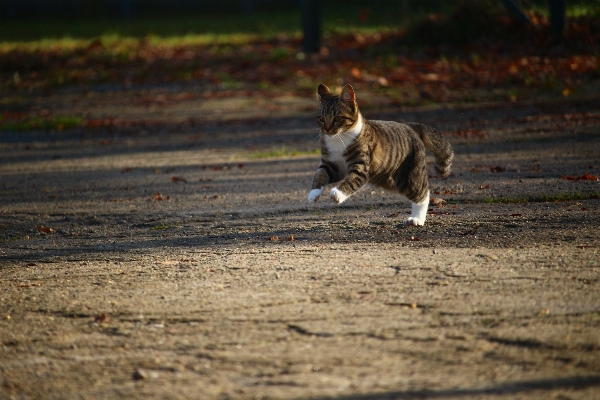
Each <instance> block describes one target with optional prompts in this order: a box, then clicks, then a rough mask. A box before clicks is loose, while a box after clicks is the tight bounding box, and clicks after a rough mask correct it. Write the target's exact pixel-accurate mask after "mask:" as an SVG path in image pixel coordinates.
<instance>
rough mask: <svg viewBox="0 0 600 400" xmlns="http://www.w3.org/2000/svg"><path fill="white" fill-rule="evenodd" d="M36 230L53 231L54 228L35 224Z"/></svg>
mask: <svg viewBox="0 0 600 400" xmlns="http://www.w3.org/2000/svg"><path fill="white" fill-rule="evenodd" d="M36 228H37V230H38V231H40V232H42V233H54V229H52V228H48V227H47V226H44V225H38V226H36Z"/></svg>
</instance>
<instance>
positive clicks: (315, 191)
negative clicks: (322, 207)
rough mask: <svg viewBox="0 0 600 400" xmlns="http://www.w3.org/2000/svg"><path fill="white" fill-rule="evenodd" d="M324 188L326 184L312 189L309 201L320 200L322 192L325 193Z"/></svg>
mask: <svg viewBox="0 0 600 400" xmlns="http://www.w3.org/2000/svg"><path fill="white" fill-rule="evenodd" d="M323 189H325V186H322V187H320V188H317V189H312V190H311V191H310V193H308V202H309V203H316V202H317V200H319V197H321V194H322V193H323Z"/></svg>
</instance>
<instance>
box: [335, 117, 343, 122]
mask: <svg viewBox="0 0 600 400" xmlns="http://www.w3.org/2000/svg"><path fill="white" fill-rule="evenodd" d="M341 120H342V117H335V118H334V119H333V122H340V121H341Z"/></svg>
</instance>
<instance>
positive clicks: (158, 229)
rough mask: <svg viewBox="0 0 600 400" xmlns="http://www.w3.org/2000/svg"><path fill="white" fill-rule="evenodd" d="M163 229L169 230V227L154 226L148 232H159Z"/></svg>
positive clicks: (162, 225) (163, 225)
mask: <svg viewBox="0 0 600 400" xmlns="http://www.w3.org/2000/svg"><path fill="white" fill-rule="evenodd" d="M163 229H169V225H165V224H159V225H154V226H153V227H152V228H150V230H152V231H161V230H163Z"/></svg>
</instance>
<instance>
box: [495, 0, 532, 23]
mask: <svg viewBox="0 0 600 400" xmlns="http://www.w3.org/2000/svg"><path fill="white" fill-rule="evenodd" d="M502 3H504V6H505V7H506V8H507V9H508V11H510V13H511V14H512V15H513V16H514V17H515V18H516V19H517V20H518V21H519V22H521V23H523V24H526V25H527V24H529V25H531V26H533V22H531V20H530V19H529V17H528V16H527V14H525V13H524V12H523V10H521V9H520V8H519V7H518V6H517V5H516V4H515V3H514V1H513V0H502Z"/></svg>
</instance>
